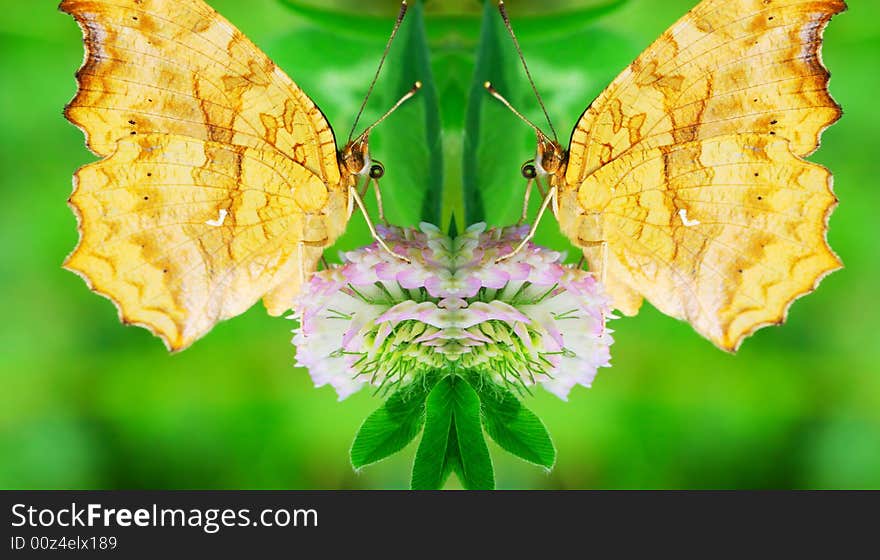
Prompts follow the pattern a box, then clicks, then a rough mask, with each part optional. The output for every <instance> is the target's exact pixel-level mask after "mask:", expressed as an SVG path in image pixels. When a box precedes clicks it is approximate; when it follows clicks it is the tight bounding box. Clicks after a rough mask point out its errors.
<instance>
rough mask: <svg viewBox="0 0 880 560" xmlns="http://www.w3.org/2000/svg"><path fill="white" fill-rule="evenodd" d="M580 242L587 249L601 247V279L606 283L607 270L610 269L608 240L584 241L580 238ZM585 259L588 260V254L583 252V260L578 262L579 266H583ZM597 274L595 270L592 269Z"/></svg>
mask: <svg viewBox="0 0 880 560" xmlns="http://www.w3.org/2000/svg"><path fill="white" fill-rule="evenodd" d="M579 244H582V245H581V247H582V248H583V249H584V250H586V248H587V247H599V250H600V251H601V253H600V257H599V258H600V262H601V263H602V264H601V265H599V266H600V269H599V281H600V282H602V283H603V284H604V283H605V276H606V275H605V271H606V270H608V242H607V241H584V240H582V239H581V240H579ZM584 260H586V254H585V253H582V254H581V260H580V261H579V262H578V268H580V267H581V264H583V262H584ZM591 272H593V273H594V274H595V272H596V271H595V270H591Z"/></svg>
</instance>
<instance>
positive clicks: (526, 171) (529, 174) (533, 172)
mask: <svg viewBox="0 0 880 560" xmlns="http://www.w3.org/2000/svg"><path fill="white" fill-rule="evenodd" d="M519 172H520V173H522V176H523V177H525V178H526V179H534V178H535V177H537V176H538V170H537V169H535V164H534V163H524V164H523V166H522V167H521V168H520V170H519Z"/></svg>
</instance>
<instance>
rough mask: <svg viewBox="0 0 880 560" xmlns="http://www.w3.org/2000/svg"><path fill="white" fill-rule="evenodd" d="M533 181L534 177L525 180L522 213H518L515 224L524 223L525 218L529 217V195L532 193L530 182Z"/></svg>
mask: <svg viewBox="0 0 880 560" xmlns="http://www.w3.org/2000/svg"><path fill="white" fill-rule="evenodd" d="M533 182H534V179H529V180H528V181H527V182H526V194H525V195H523V207H522V214H520V216H519V222H517V224H520V225H521V224H523V223H525V221H526V218H528V217H529V195H531V194H532V183H533Z"/></svg>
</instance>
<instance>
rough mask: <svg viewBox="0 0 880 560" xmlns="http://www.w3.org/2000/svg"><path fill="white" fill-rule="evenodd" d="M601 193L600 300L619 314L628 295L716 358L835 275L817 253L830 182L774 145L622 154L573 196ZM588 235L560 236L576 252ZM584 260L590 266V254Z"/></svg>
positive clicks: (582, 228)
mask: <svg viewBox="0 0 880 560" xmlns="http://www.w3.org/2000/svg"><path fill="white" fill-rule="evenodd" d="M673 169H674V171H672V170H673ZM603 188H607V189H609V191H610V196H609V201H608V203H607V206H605V208H604V211H603V214H602V228H603V230H602V231H601V235H602V236H603V237H604V238H605V239H606V240H607V242H608V244H609V247H612V248H613V250H611V251H609V253H610V254H609V255H608V257H607V263H606V270H605V273H606V281H607V283H608V286H609V290H610V291H611V294H612V297H615V298H616V301H618V302H620V303H619V305H620V307H621V309H622V310H624V311H629V309H628V308H627V305H632V303H633V302H631V301H627V299H626V297H627V294H639V297H638V299H637V301H636V302H635V303H636V305H637V304H638V301H639V300H640V299H641V296H642V295H643V296H644V297H646V298H647V299H648V301H650V302H651V303H652V304H653V305H654V306H655V307H657V309H659V310H660V311H662V312H663V313H666V314H667V315H671V316H673V317H677V318H679V319H684V320H686V321H688V322H689V323H691V324H692V325H693V326H694V328H695V329H696V330H697V331H698V332H699V333H700V334H702V335H703V336H705V337H706V338H708V339H709V340H711V341H712V342H714V343H715V344H716V345H718V346H719V347H721V348H724V349H727V350H734V349H736V348H737V347H738V346H739V344H740V342H741V341H742V339H743V338H744V337H745V336H747V335H748V334H751V333H752V332H753V331H755V330H756V329H757V328H759V327H761V326H764V325H768V324H774V323H779V322H781V321H782V320H783V319H784V318H785V314H786V311H787V309H788V307H789V306H790V305H791V302H792V301H793V300H794V299H795V298H797V297H798V296H801V295H804V294H806V293H809V292H810V291H812V290H813V289H814V287H815V285H816V284H817V283H818V281H819V279H821V278H822V277H824V276H825V275H826V274H828V273H829V272H831V271H833V270H836V269H838V268H840V261H839V260H838V258H837V256H836V255H835V254H834V253H833V252H832V251H831V249H830V248H829V247H828V245H827V243H826V241H825V231H826V221H827V218H828V215H829V214H830V213H831V210H832V209H833V208H834V206H835V205H836V203H837V199H836V198H835V197H834V194H833V193H832V190H831V175H830V173H828V171H827V170H826V169H825V168H824V167H822V166H820V165H815V164H812V163H809V162H805V161H803V160H802V159H800V158H798V157H796V156H794V155H792V154H791V152H790V151H789V149H788V143H787V142H785V141H784V140H775V139H769V140H768V137H767V136H765V135H730V136H721V137H717V138H712V139H708V140H703V141H699V142H691V143H687V144H682V145H679V146H675V147H671V148H654V149H651V150H640V151H632V152H629V153H627V154H625V155H623V156H621V157H620V158H617V159H615V160H614V161H613V162H611V163H609V164H608V165H606V166H603V167H602V168H600V169H599V170H598V171H596V172H595V173H594V174H592V175H590V176H589V177H588V178H587V179H586V181H585V182H584V188H583V189H582V190H581V193H586V192H587V191H588V190H592V191H598V190H601V189H603ZM569 192H572V191H569ZM587 198H588V196H587V195H586V194H582V196H581V203H582V204H583V203H584V202H586V203H588V202H589V200H587ZM570 204H572V205H573V204H575V201H571V202H570ZM592 226H593V223H592V221H591V220H590V219H589V216H588V215H582V216H579V217H578V218H577V219H576V221H575V222H574V224H572V225H570V226H569V227H570V228H571V229H573V230H575V231H578V235H577V237H578V238H579V239H582V240H584V238H587V240H588V239H589V238H590V237H592V236H594V235H596V232H595V231H593V229H592ZM581 244H582V245H587V244H586V243H584V242H583V241H581ZM585 254H586V255H587V256H588V257H589V258H590V259H591V262H600V259H601V247H600V246H586V247H585Z"/></svg>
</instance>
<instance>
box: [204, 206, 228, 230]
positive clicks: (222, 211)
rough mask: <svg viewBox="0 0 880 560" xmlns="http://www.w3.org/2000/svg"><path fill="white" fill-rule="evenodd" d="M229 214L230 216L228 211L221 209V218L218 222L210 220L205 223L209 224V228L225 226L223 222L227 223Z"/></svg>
mask: <svg viewBox="0 0 880 560" xmlns="http://www.w3.org/2000/svg"><path fill="white" fill-rule="evenodd" d="M227 214H228V212H227V211H226V209H225V208H221V209H220V217H218V218H217V219H216V220H208V221H207V222H205V223H206V224H208V225H209V226H214V227H220V226H222V225H223V222H224V221H226V215H227Z"/></svg>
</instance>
